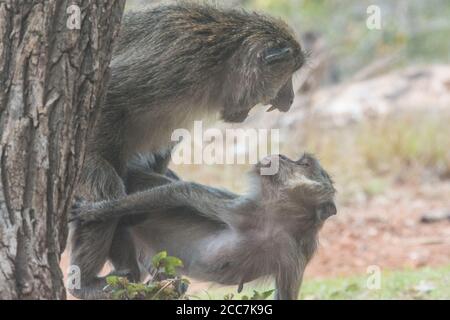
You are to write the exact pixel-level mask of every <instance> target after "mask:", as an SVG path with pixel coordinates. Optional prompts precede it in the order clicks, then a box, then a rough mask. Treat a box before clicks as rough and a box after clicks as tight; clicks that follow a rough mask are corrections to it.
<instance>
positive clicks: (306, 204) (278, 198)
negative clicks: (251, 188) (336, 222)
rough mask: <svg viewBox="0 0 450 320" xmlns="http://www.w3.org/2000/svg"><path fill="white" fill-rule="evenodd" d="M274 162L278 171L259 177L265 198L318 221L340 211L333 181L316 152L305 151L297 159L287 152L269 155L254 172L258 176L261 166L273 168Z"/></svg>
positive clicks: (320, 221)
mask: <svg viewBox="0 0 450 320" xmlns="http://www.w3.org/2000/svg"><path fill="white" fill-rule="evenodd" d="M275 162H276V163H278V170H277V171H276V173H275V174H274V175H261V176H260V177H259V179H260V183H261V191H262V195H263V197H264V196H265V195H266V197H267V198H271V200H270V201H275V202H280V203H283V205H284V206H288V207H290V208H298V209H299V210H298V212H299V214H303V215H305V214H306V215H308V216H307V217H305V218H308V219H310V220H311V221H313V222H316V223H322V222H323V221H325V220H326V219H327V218H329V217H330V216H332V215H335V214H336V213H337V210H336V205H335V204H334V196H335V193H336V190H335V188H334V186H333V181H332V179H331V178H330V176H329V175H328V173H327V172H326V171H325V170H324V169H323V168H322V166H321V165H320V163H319V161H318V160H317V159H316V158H315V157H314V156H313V155H311V154H307V153H305V154H304V155H303V156H302V157H301V158H300V159H298V160H297V161H294V160H291V159H289V158H288V157H286V156H284V155H277V156H270V157H267V158H265V159H264V160H262V161H261V162H260V163H258V164H257V165H256V166H255V169H256V170H254V173H255V174H257V175H259V173H260V169H261V168H263V167H266V168H268V167H273V166H274V163H275ZM275 167H276V166H275Z"/></svg>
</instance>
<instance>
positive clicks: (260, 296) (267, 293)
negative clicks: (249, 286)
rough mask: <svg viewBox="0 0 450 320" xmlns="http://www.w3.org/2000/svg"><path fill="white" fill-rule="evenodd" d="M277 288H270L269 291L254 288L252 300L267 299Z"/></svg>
mask: <svg viewBox="0 0 450 320" xmlns="http://www.w3.org/2000/svg"><path fill="white" fill-rule="evenodd" d="M274 291H275V290H269V291H264V292H258V291H256V290H253V296H252V297H251V299H250V300H266V299H267V298H269V297H270V296H271V295H272V293H273V292H274Z"/></svg>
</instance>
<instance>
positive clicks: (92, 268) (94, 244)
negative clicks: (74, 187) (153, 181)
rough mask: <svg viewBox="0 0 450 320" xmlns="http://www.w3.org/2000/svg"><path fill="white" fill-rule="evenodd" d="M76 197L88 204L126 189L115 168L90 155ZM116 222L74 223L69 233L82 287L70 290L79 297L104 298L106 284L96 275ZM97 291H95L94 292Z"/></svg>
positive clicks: (107, 253) (103, 260)
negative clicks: (81, 198) (82, 198)
mask: <svg viewBox="0 0 450 320" xmlns="http://www.w3.org/2000/svg"><path fill="white" fill-rule="evenodd" d="M78 194H79V195H81V196H83V197H84V198H86V199H89V200H91V201H98V200H103V199H114V198H118V197H121V196H124V195H125V186H124V184H123V181H122V179H121V178H120V177H119V175H118V173H117V172H116V170H115V169H114V167H113V166H112V165H111V164H109V162H108V161H106V160H105V159H103V158H102V157H101V156H99V155H90V156H89V157H88V158H87V159H86V162H85V166H84V169H83V174H82V177H81V181H80V187H79V192H78ZM117 222H118V219H111V220H109V221H106V222H105V223H102V224H86V225H81V224H79V223H73V224H71V225H70V233H71V255H70V257H71V265H74V266H77V267H78V268H79V269H80V273H81V281H80V283H81V288H80V289H77V290H73V291H72V292H73V294H74V295H75V296H77V297H80V298H84V297H86V298H104V295H103V292H102V289H103V287H104V286H105V285H106V282H105V280H104V279H103V278H98V277H97V276H98V273H99V272H100V271H101V269H102V268H103V266H104V264H105V262H106V261H107V259H108V256H109V252H110V248H111V244H112V240H113V237H114V233H115V230H116V226H117ZM96 291H97V292H96Z"/></svg>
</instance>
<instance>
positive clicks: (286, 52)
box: [262, 48, 293, 64]
mask: <svg viewBox="0 0 450 320" xmlns="http://www.w3.org/2000/svg"><path fill="white" fill-rule="evenodd" d="M292 52H293V50H292V48H269V49H266V50H264V52H263V55H262V57H263V60H264V62H265V63H267V64H272V63H275V62H279V61H282V60H285V59H287V58H289V57H290V56H291V55H292Z"/></svg>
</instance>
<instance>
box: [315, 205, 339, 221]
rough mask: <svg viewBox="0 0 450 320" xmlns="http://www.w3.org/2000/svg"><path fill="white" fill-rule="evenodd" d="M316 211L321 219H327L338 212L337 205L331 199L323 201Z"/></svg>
mask: <svg viewBox="0 0 450 320" xmlns="http://www.w3.org/2000/svg"><path fill="white" fill-rule="evenodd" d="M316 213H317V216H318V217H319V218H320V220H322V221H325V220H326V219H328V218H329V217H331V216H334V215H335V214H336V213H337V209H336V205H335V204H334V203H333V202H331V201H330V202H326V203H323V204H321V205H319V206H318V207H317V209H316Z"/></svg>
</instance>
